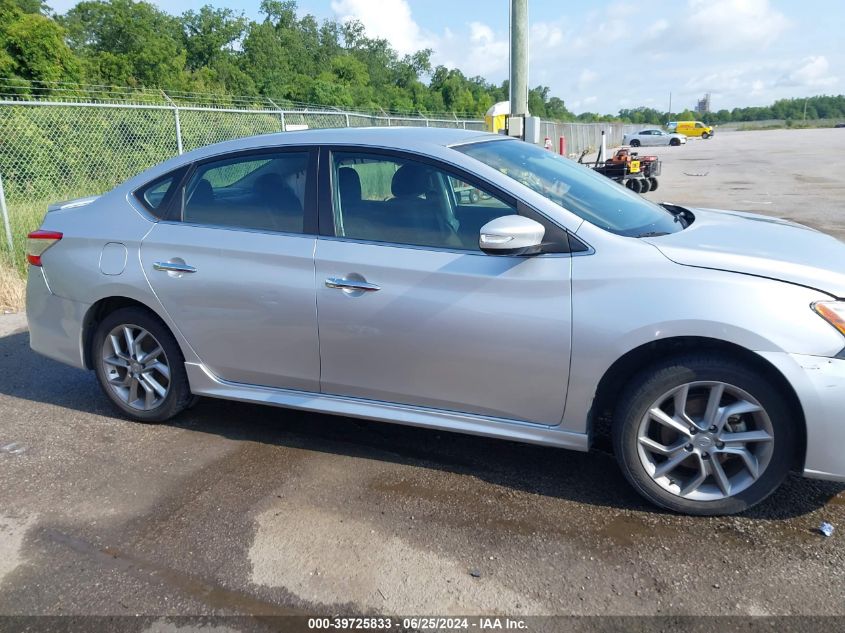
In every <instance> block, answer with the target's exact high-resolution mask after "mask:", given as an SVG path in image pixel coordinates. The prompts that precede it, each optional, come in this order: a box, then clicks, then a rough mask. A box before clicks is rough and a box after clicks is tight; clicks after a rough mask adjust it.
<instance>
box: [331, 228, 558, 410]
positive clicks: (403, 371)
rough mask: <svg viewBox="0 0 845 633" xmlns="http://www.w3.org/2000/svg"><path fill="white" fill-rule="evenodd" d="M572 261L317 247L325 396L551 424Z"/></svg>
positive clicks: (347, 244) (344, 244) (334, 243)
mask: <svg viewBox="0 0 845 633" xmlns="http://www.w3.org/2000/svg"><path fill="white" fill-rule="evenodd" d="M571 260H572V258H571V257H569V256H541V257H533V258H532V257H528V258H523V257H494V256H490V255H484V254H482V253H461V252H450V251H438V250H426V249H417V248H403V247H398V246H392V245H383V244H368V243H360V242H354V241H346V240H337V239H320V240H318V243H317V257H316V265H317V284H318V289H317V309H318V313H319V327H320V357H321V361H322V390H323V392H325V393H333V394H338V395H346V396H353V397H357V398H372V399H375V400H382V401H389V402H400V403H403V404H412V405H418V406H424V407H435V408H442V409H448V410H452V411H465V412H469V413H475V414H481V415H492V416H497V417H504V418H514V419H522V420H526V421H529V422H537V423H540V424H547V425H557V424H560V420H561V418H562V417H563V404H564V400H565V398H566V383H567V380H568V374H569V351H570V333H571V321H570V319H571V311H572V301H571V298H570V282H569V276H570V266H571ZM330 277H341V278H347V279H348V278H352V279H360V280H362V281H366V282H369V283H374V284H376V285H378V286H379V287H380V288H381V290H379V291H378V292H349V291H344V290H340V289H336V288H329V287H327V286H326V284H325V283H324V281H325V280H326V279H328V278H330Z"/></svg>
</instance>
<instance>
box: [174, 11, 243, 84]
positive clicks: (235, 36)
mask: <svg viewBox="0 0 845 633" xmlns="http://www.w3.org/2000/svg"><path fill="white" fill-rule="evenodd" d="M181 21H182V26H183V29H184V31H183V33H184V46H185V53H186V56H185V61H186V64H187V67H188V68H189V69H190V70H199V69H200V68H203V67H205V66H214V65H216V63H217V62H218V61H220V60H223V59H229V58H230V57H232V56H233V53H234V47H235V45H236V44H238V43H239V42H240V41H241V39H242V38H243V36H244V34H245V33H246V28H247V24H248V23H249V22H248V20H247V19H246V18H245V17H244V16H243V15H237V14H236V13H235V12H234V11H232V10H231V9H215V8H213V7H211V6H209V5H206V6H204V7H202V8H201V9H200V10H199V12H198V13H194V12H193V11H187V12H186V13H184V14H182V18H181Z"/></svg>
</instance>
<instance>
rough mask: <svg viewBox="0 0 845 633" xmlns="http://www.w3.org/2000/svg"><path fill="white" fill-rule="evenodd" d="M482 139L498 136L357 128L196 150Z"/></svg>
mask: <svg viewBox="0 0 845 633" xmlns="http://www.w3.org/2000/svg"><path fill="white" fill-rule="evenodd" d="M485 138H490V139H495V138H502V136H501V135H499V134H490V133H489V132H478V131H475V130H464V129H455V128H436V127H405V126H397V127H358V128H326V129H319V130H298V131H292V132H276V133H274V134H262V135H259V136H248V137H245V138H239V139H235V140H232V141H224V142H222V143H215V144H214V145H208V146H206V147H203V148H201V149H200V150H197V152H198V153H202V154H208V155H211V154H219V153H224V152H231V151H237V150H241V149H251V148H254V147H268V146H270V147H272V146H274V145H278V146H284V145H312V144H313V145H318V144H324V145H331V144H339V145H348V144H354V145H363V146H371V147H389V148H396V149H403V148H413V147H420V146H423V145H428V146H431V145H436V146H440V147H449V146H451V145H460V144H463V143H471V142H474V141H481V140H484V139H485Z"/></svg>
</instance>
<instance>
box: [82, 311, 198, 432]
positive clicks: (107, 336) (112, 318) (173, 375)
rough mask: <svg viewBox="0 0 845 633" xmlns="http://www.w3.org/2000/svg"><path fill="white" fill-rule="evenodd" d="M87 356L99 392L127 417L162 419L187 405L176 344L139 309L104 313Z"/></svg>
mask: <svg viewBox="0 0 845 633" xmlns="http://www.w3.org/2000/svg"><path fill="white" fill-rule="evenodd" d="M91 358H92V359H93V361H94V363H93V364H94V370H95V372H96V374H97V379H98V381H99V382H100V386H101V387H102V389H103V391H104V392H105V394H106V395H107V396H108V398H109V400H111V401H112V403H114V405H115V406H116V407H117V408H118V409H120V411H122V412H123V413H124V414H125V415H128V416H129V417H131V418H134V419H136V420H139V421H141V422H163V421H165V420H169V419H170V418H172V417H173V416H175V415H177V414H178V413H180V412H181V411H182V410H184V409H185V408H187V407H188V406H189V405H190V404H191V401H192V398H193V396H192V395H191V391H190V387H189V385H188V376H187V373H186V372H185V360H184V357H183V356H182V351H181V350H180V349H179V344H178V343H177V342H176V339H175V338H174V337H173V334H171V333H170V331H169V330H168V329H167V326H166V325H165V324H164V323H162V322H161V321H160V320H159V319H158V318H157V317H155V316H154V315H153V314H151V313H150V312H148V311H146V310H144V309H143V308H139V307H129V308H122V309H120V310H116V311H114V312H112V313H111V314H109V315H108V316H106V317H105V318H104V319H103V320H102V321H101V322H100V323H99V325H98V326H97V329H96V331H95V333H94V338H93V344H92V349H91Z"/></svg>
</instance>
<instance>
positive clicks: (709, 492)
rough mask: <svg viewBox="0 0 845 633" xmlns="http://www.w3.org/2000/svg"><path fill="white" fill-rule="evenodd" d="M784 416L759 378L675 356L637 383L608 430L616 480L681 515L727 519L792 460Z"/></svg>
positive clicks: (705, 359) (790, 424) (713, 361)
mask: <svg viewBox="0 0 845 633" xmlns="http://www.w3.org/2000/svg"><path fill="white" fill-rule="evenodd" d="M795 423H796V421H795V420H794V416H793V415H792V409H791V407H790V406H789V403H788V402H787V401H786V400H785V399H784V398H783V396H782V395H781V393H780V392H779V391H778V389H777V388H776V387H775V386H773V385H772V384H771V383H770V382H768V381H767V380H766V379H765V378H764V377H763V376H762V375H761V374H760V372H757V371H754V370H752V369H750V368H749V367H747V366H746V365H744V364H742V363H739V362H737V361H734V360H732V359H730V358H723V357H720V356H715V355H713V356H711V355H696V356H685V357H679V358H676V359H674V360H671V361H667V362H664V363H662V364H659V365H656V366H654V367H652V368H650V369H648V370H646V371H643V372H642V373H640V374H639V375H638V376H636V377H635V378H634V379H633V380H632V381H631V383H630V384H629V385H628V386H627V388H626V389H625V391H624V393H623V395H622V397H621V399H620V400H619V403H618V406H617V409H616V412H615V416H614V427H613V444H614V451H615V453H616V458H617V460H618V462H619V465H620V466H621V468H622V471H623V472H624V474H625V477H626V478H627V479H628V481H630V482H631V484H632V485H633V486H634V488H636V490H637V491H638V492H640V493H641V494H642V495H643V496H645V497H646V498H647V499H649V500H650V501H652V502H654V503H655V504H657V505H660V506H662V507H664V508H667V509H669V510H673V511H676V512H683V513H686V514H699V515H719V514H733V513H736V512H741V511H743V510H746V509H748V508H750V507H751V506H753V505H755V504H757V503H760V502H761V501H762V500H763V499H765V498H766V497H768V496H769V495H770V494H771V493H772V492H774V490H775V489H776V488H777V487H778V486H779V485H780V484H781V482H782V481H783V479H784V477H785V476H786V474H787V472H788V471H789V468H790V465H791V464H792V460H793V457H794V449H795Z"/></svg>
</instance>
